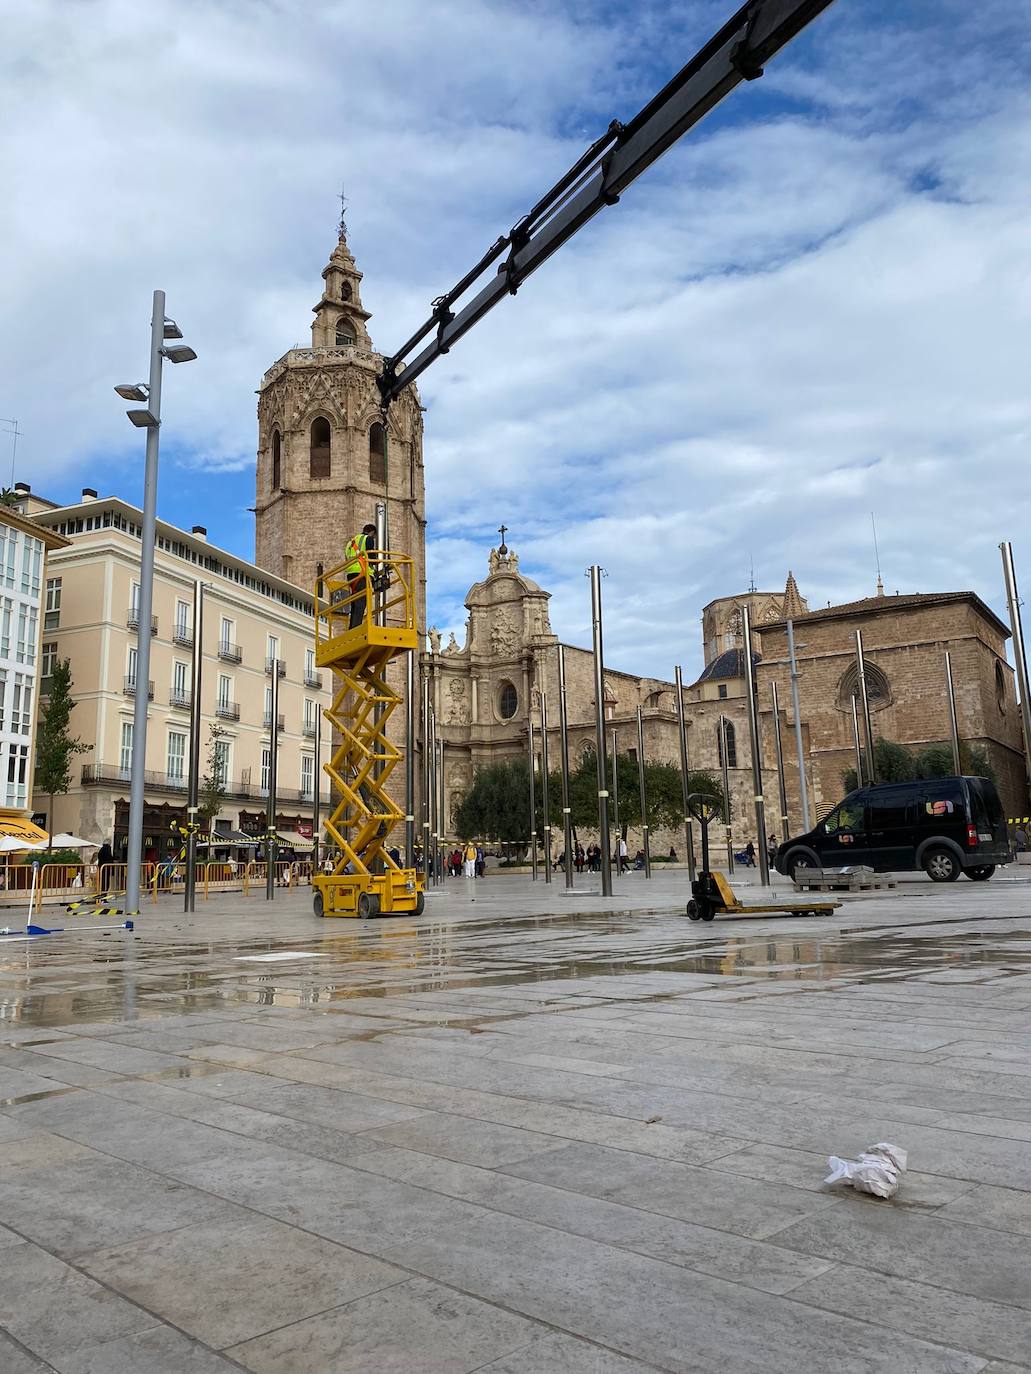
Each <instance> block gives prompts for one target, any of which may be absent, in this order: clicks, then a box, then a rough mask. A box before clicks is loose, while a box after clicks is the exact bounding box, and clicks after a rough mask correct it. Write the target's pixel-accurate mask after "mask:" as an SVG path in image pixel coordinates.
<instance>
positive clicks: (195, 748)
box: [137, 578, 211, 911]
mask: <svg viewBox="0 0 1031 1374" xmlns="http://www.w3.org/2000/svg"><path fill="white" fill-rule="evenodd" d="M137 661H138V660H137ZM203 678H204V583H203V582H201V581H200V579H199V578H198V580H197V581H196V582H194V584H193V663H192V665H191V672H190V780H189V793H188V796H187V802H186V819H187V831H186V884H185V887H184V889H183V910H184V911H195V910H196V900H197V816H198V813H199V809H200V808H199V804H198V790H199V785H200V728H201V710H200V706H201V701H200V699H201V686H202V683H203ZM208 857H209V858H210V857H211V850H210V849H209V850H208Z"/></svg>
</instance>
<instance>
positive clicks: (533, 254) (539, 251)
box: [378, 0, 833, 406]
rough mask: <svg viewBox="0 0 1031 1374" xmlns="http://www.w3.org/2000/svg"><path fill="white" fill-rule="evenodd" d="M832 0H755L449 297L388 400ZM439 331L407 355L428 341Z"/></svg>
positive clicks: (387, 377) (384, 383)
mask: <svg viewBox="0 0 1031 1374" xmlns="http://www.w3.org/2000/svg"><path fill="white" fill-rule="evenodd" d="M832 3H833V0H749V2H748V3H747V4H745V5H742V7H741V8H740V9H739V10H738V12H737V13H736V14H735V15H734V16H733V18H731V19H729V20H728V21H727V23H726V24H724V25H723V27H722V28H721V29H720V30H719V31H718V32H717V33H715V34H714V35H713V36H712V38H710V39H709V41H708V42H707V43H706V44H705V45H704V47H702V48H701V49H700V51H699V52H697V53H696V54H695V56H694V57H692V58H691V60H690V62H688V63H687V65H686V66H685V67H683V68H682V69H681V70H680V71H679V72H678V73H677V74H676V76H675V77H673V79H672V80H671V81H670V82H669V83H668V84H667V85H666V86H664V87H663V89H662V90H661V91H659V93H658V94H657V95H655V96H654V97H653V98H652V99H651V100H650V101H649V102H648V104H647V105H645V106H644V108H643V109H642V110H640V111H639V112H638V113H637V114H636V115H635V116H634V117H633V119H631V120H630V122H629V123H628V124H621V123H620V122H619V121H618V120H613V122H612V123H611V124H610V125H609V127H608V130H607V131H606V132H605V133H604V134H603V135H602V137H601V138H599V139H598V140H597V141H596V142H595V143H593V144H592V145H591V146H590V147H589V148H588V149H587V151H586V152H585V153H584V154H583V156H582V157H580V158H579V159H578V160H577V162H576V163H574V165H573V166H572V167H571V168H570V169H569V171H568V172H566V174H565V175H564V176H563V177H562V178H560V180H559V181H558V182H557V183H556V184H555V185H554V186H553V187H552V188H551V190H550V191H548V192H547V194H546V195H545V196H543V197H542V198H541V200H539V201H538V202H537V204H536V205H535V206H534V207H533V209H532V210H530V212H529V213H528V214H527V215H525V216H524V217H523V218H522V219H521V220H520V221H519V222H518V223H517V224H516V225H515V227H514V228H513V229H512V230H511V231H510V233H508V234H505V235H502V236H501V237H500V238H499V239H498V240H497V241H496V242H495V243H494V244H492V246H491V247H490V248H489V249H488V250H487V252H486V253H485V254H484V255H483V257H482V258H481V259H480V261H479V262H478V263H477V264H476V265H475V266H474V267H473V268H472V269H471V270H470V271H469V272H467V273H466V274H465V276H464V277H462V279H461V280H460V281H459V282H457V283H456V285H455V286H453V287H452V288H451V290H450V291H448V292H447V293H446V294H445V295H443V296H440V297H438V298H437V300H435V301H434V302H433V312H432V314H431V315H430V317H429V319H428V320H426V322H425V323H424V324H423V325H422V326H420V328H419V329H417V330H416V332H415V333H414V334H413V335H412V337H411V338H410V339H409V340H408V341H407V343H405V344H404V345H403V347H402V348H400V349H399V350H398V352H397V353H395V354H394V355H393V356H392V357H390V358H387V359H385V361H384V364H383V371H382V373H381V374H380V377H379V379H378V381H379V389H380V394H381V396H382V400H383V405H384V406H388V405H389V404H390V402H391V401H392V400H394V399H395V398H396V397H397V396H399V395H400V394H401V392H402V391H403V390H404V389H405V387H406V386H409V385H410V384H411V383H412V382H414V381H415V380H416V378H417V377H419V376H420V375H421V374H422V373H423V372H425V371H426V369H427V368H428V367H429V366H430V364H431V363H432V362H433V361H434V360H435V359H436V358H438V357H440V356H441V354H444V353H447V352H448V351H449V349H450V348H451V346H452V344H454V343H456V342H457V340H458V339H460V338H461V337H462V335H463V334H465V333H467V331H468V330H470V329H471V328H472V327H473V325H474V324H476V322H477V321H478V320H480V319H482V318H483V316H484V315H486V314H487V312H488V311H489V310H492V309H493V308H494V306H495V305H497V303H498V302H499V301H500V300H501V299H503V297H505V296H507V295H515V293H516V291H517V290H518V289H519V287H520V286H521V285H522V283H523V282H524V281H525V280H526V278H527V277H528V276H529V275H530V273H531V272H535V271H536V270H537V268H538V267H540V265H541V264H542V263H543V262H545V261H546V260H547V259H548V258H549V257H551V255H552V253H554V252H556V251H557V250H558V249H559V248H561V247H562V245H563V244H564V243H565V242H566V241H567V239H570V238H572V236H573V235H574V234H575V233H576V232H577V230H578V229H581V228H582V227H583V226H584V225H585V224H586V223H587V222H588V220H590V219H593V218H594V216H595V215H596V214H597V213H598V211H599V210H603V209H604V208H605V206H606V205H614V204H615V203H616V201H618V200H619V197H620V196H621V195H622V193H623V192H624V191H625V190H626V188H627V187H628V186H629V185H630V184H631V182H633V181H635V180H636V179H637V178H638V177H639V176H640V175H641V173H642V172H644V171H646V170H647V169H648V168H649V167H650V166H651V165H652V163H653V162H655V161H656V160H657V159H658V158H660V157H661V156H662V154H663V153H664V152H666V150H667V149H668V148H670V147H672V145H673V144H674V143H676V142H677V140H678V139H680V138H682V137H683V135H684V134H686V133H687V132H688V130H689V129H691V128H693V126H694V125H695V124H697V123H698V122H699V121H700V120H701V119H704V117H705V116H706V115H707V114H708V113H709V111H710V110H712V109H713V108H714V107H715V106H716V105H718V104H719V102H720V101H721V100H723V99H724V97H725V96H727V95H729V94H730V92H731V91H732V90H734V88H735V87H736V86H738V85H739V84H740V83H741V82H742V81H752V80H754V79H755V78H756V77H759V76H762V72H763V64H764V63H765V62H767V61H769V59H770V58H771V57H773V56H774V55H775V54H776V53H778V52H779V51H780V49H781V48H783V47H784V46H785V44H787V43H789V42H790V41H791V39H792V38H794V37H795V35H796V34H798V33H800V32H801V30H802V29H804V28H805V27H806V25H807V24H809V23H811V22H812V20H813V19H815V18H816V17H817V16H818V15H819V14H821V13H822V12H823V11H824V10H825V9H827V8H828V7H829V6H830V5H831V4H832ZM506 250H507V256H506V257H505V259H504V261H503V262H501V264H500V265H499V266H498V268H497V271H496V274H495V275H494V277H492V278H491V280H490V281H489V282H488V283H487V284H486V285H485V286H483V287H482V288H481V289H480V290H479V291H478V292H477V294H476V295H475V296H473V298H472V299H471V300H470V301H468V303H467V304H466V305H464V306H462V307H461V308H460V309H459V310H458V313H457V314H456V313H455V311H454V310H453V309H452V306H454V305H456V304H457V303H458V302H459V300H460V299H461V298H462V297H463V296H464V295H465V294H466V292H467V291H469V290H470V288H471V287H472V286H473V285H474V284H475V283H476V282H477V281H478V280H479V278H480V277H481V276H482V275H483V274H484V273H485V272H486V271H487V269H488V268H489V267H490V266H491V265H492V264H493V263H494V262H497V260H498V259H499V258H501V257H502V255H503V254H504V253H505V252H506ZM431 334H434V337H433V338H432V339H431V341H430V342H429V343H428V344H426V345H425V346H424V347H423V348H422V349H421V351H420V352H419V353H417V354H416V355H415V357H414V358H412V359H411V361H410V362H409V361H408V355H409V354H410V353H412V352H413V351H414V350H415V349H416V348H418V347H419V345H420V344H422V343H423V340H424V339H426V338H427V337H428V336H429V335H431Z"/></svg>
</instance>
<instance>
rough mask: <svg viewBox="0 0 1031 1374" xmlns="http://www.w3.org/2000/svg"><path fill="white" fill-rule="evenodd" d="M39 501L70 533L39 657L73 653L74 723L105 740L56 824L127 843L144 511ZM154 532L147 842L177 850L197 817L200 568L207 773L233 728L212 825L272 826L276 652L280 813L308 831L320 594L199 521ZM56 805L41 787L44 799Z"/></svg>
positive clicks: (318, 704)
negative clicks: (192, 743) (190, 809)
mask: <svg viewBox="0 0 1031 1374" xmlns="http://www.w3.org/2000/svg"><path fill="white" fill-rule="evenodd" d="M37 507H38V510H37V514H36V517H35V518H36V520H37V521H38V523H39V524H40V525H42V526H44V527H46V528H48V529H51V530H53V531H55V532H56V533H59V534H62V535H64V536H65V537H66V539H67V541H68V546H67V547H65V548H62V549H60V550H58V551H57V552H56V553H55V554H54V555H53V556H52V559H51V564H50V568H49V571H48V582H47V602H46V613H45V621H44V629H43V636H42V663H43V666H44V671H46V669H47V667H48V666H49V665H52V664H53V663H54V662H56V661H58V660H60V659H64V658H67V659H69V660H70V663H71V670H72V679H73V689H72V691H73V696H74V698H75V701H76V707H75V710H74V712H73V714H72V721H71V729H72V732H73V733H74V734H76V735H78V736H80V737H81V738H82V739H83V740H84V741H85V742H87V743H89V744H90V745H91V746H92V749H91V751H90V753H88V754H86V755H83V756H82V760H81V769H80V770H79V772H78V775H77V777H76V779H75V783H74V785H73V787H72V790H71V791H70V792H69V793H68V795H67V796H64V797H59V798H57V799H56V802H55V817H54V824H55V827H56V828H57V829H59V830H70V831H73V832H75V833H78V834H80V835H82V836H83V837H84V838H86V839H93V840H96V841H97V843H98V844H99V843H100V842H101V841H103V840H104V839H107V840H109V841H112V842H113V844H114V847H115V850H116V853H120V852H121V847H122V845H123V844H124V842H125V837H126V833H127V817H128V799H129V788H128V781H129V767H130V761H131V758H132V752H133V738H132V734H133V710H134V700H135V693H136V691H137V690H143V683H142V681H137V674H136V654H137V644H138V636H139V632H140V626H139V624H138V615H137V611H136V607H137V604H138V594H139V567H140V521H141V513H140V511H139V510H137V509H136V508H135V507H133V506H129V505H127V504H126V503H125V502H123V501H120V500H117V499H115V498H104V499H101V500H98V499H96V497H95V495H94V494H92V493H89V492H87V493H84V499H83V500H82V502H80V503H79V504H77V505H74V506H64V507H51V506H49V503H37ZM157 540H158V547H157V551H156V556H155V578H154V629H153V637H152V641H151V659H150V680H151V691H152V696H151V700H152V703H153V704H152V706H151V708H150V711H149V713H148V724H147V757H146V769H147V789H146V815H145V821H144V843H145V850H147V851H151V852H153V851H157V852H158V853H159V854H164V853H165V852H166V851H167V849H169V848H171V847H172V845H173V843H174V840H173V837H172V835H171V831H170V828H169V827H170V825H171V823H172V821H173V820H185V819H186V812H185V805H186V786H187V776H188V771H189V735H190V704H191V663H192V655H193V643H194V626H193V595H194V585H195V583H196V582H197V580H198V579H199V580H201V581H202V582H203V584H204V587H205V598H204V625H203V646H202V648H203V684H202V698H201V701H202V707H201V765H202V766H201V772H202V774H203V773H204V772H205V771H207V768H206V763H207V759H208V756H209V751H210V749H211V733H210V727H212V726H215V727H216V728H217V729H218V730H220V731H221V732H222V734H221V737H220V742H219V755H220V767H221V768H222V770H223V772H224V776H225V779H226V797H225V801H224V804H223V806H222V810H221V812H220V814H219V817H218V818H217V819H216V822H215V829H216V830H221V831H223V832H229V831H240V830H243V831H248V832H250V833H255V832H256V831H257V830H263V829H264V828H265V822H264V815H263V813H264V808H265V806H266V804H267V793H268V767H269V753H270V748H271V738H270V725H271V711H270V706H269V695H270V690H271V685H272V670H271V661H272V660H274V659H278V660H280V662H281V664H284V665H285V674H283V673H282V669H281V676H280V678H279V712H278V714H279V717H280V720H281V726H280V731H279V756H278V788H277V800H278V816H277V825H278V828H279V829H281V830H284V831H298V832H300V833H301V834H305V833H307V834H310V831H311V817H312V806H313V788H314V776H315V774H314V753H315V731H316V728H317V722H318V721H319V720H320V719H321V708H322V707H324V706H325V705H327V704H328V701H329V692H328V686H329V684H328V683H327V684H326V688H325V689H324V688H323V687H322V686H321V681H322V678H321V675H320V674H319V673H318V672H317V671H316V669H315V666H314V661H313V658H312V653H313V647H314V645H313V634H314V630H313V618H312V609H311V607H312V603H311V597H310V595H308V594H307V593H306V592H304V591H303V590H301V589H299V588H297V587H294V586H292V585H290V584H289V583H288V582H285V581H283V580H282V579H280V578H276V577H273V576H271V575H270V574H269V573H267V572H265V571H263V570H261V569H259V568H257V567H255V566H254V565H253V564H251V563H248V562H246V561H245V560H243V559H241V558H238V557H236V556H235V555H233V554H230V553H226V552H225V551H223V550H221V549H217V548H214V547H212V546H211V545H209V544H208V542H207V539H206V537H205V533H204V531H203V530H201V528H200V527H196V528H195V529H194V531H193V532H191V533H186V531H184V530H180V529H177V528H176V527H175V526H172V525H167V524H165V523H164V522H162V521H159V522H158V526H157ZM323 792H324V795H327V789H326V788H325V786H324V788H323ZM44 804H45V799H44V798H41V797H38V796H37V798H36V805H37V809H42V807H43V805H44Z"/></svg>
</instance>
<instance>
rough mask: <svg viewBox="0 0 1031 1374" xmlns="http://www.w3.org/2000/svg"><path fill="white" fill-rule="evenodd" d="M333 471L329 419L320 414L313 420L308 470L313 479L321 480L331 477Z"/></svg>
mask: <svg viewBox="0 0 1031 1374" xmlns="http://www.w3.org/2000/svg"><path fill="white" fill-rule="evenodd" d="M331 471H332V465H331V461H330V430H329V421H328V420H327V419H326V418H325V417H324V416H322V415H320V416H319V417H318V419H316V420H313V421H312V422H311V458H310V461H309V465H308V472H309V476H310V477H311V478H312V480H313V481H321V480H323V479H325V478H327V477H329V476H330V474H331Z"/></svg>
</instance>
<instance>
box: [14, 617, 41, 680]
mask: <svg viewBox="0 0 1031 1374" xmlns="http://www.w3.org/2000/svg"><path fill="white" fill-rule="evenodd" d="M36 624H37V615H36V608H35V606H25V605H21V606H19V607H18V648H17V652H16V654H15V658H16V659H17V661H18V662H19V663H24V664H26V665H27V666H28V667H30V668H31V667H33V666H34V664H35V662H36Z"/></svg>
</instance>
